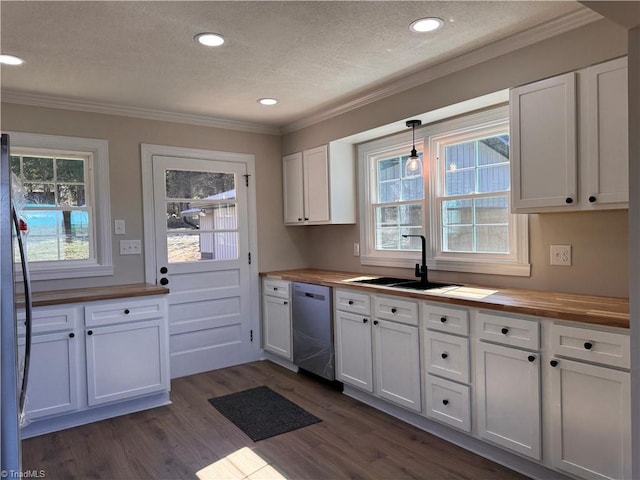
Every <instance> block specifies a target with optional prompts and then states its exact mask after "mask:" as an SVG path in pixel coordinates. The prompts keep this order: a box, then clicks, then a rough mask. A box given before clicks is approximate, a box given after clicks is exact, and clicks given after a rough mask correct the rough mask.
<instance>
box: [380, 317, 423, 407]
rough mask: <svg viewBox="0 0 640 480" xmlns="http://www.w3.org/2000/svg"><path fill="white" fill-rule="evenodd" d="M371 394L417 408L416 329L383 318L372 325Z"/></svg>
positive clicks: (417, 337)
mask: <svg viewBox="0 0 640 480" xmlns="http://www.w3.org/2000/svg"><path fill="white" fill-rule="evenodd" d="M373 343H374V361H375V368H374V371H375V380H374V386H375V394H376V395H378V396H379V397H380V398H384V399H385V400H389V401H390V402H393V403H396V404H398V405H401V406H403V407H406V408H409V409H411V410H415V411H417V412H419V411H421V402H420V398H421V397H420V347H419V344H420V340H419V329H418V327H414V326H411V325H403V324H399V323H394V322H388V321H386V320H377V319H376V320H374V326H373Z"/></svg>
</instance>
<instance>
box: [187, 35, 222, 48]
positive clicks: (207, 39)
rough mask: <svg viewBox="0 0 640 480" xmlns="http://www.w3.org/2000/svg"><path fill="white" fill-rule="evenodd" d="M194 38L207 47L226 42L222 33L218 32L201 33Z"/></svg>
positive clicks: (217, 45)
mask: <svg viewBox="0 0 640 480" xmlns="http://www.w3.org/2000/svg"><path fill="white" fill-rule="evenodd" d="M194 38H195V40H196V41H197V42H199V43H201V44H202V45H205V46H207V47H219V46H220V45H222V44H223V43H224V38H222V35H218V34H217V33H199V34H198V35H196V36H195V37H194Z"/></svg>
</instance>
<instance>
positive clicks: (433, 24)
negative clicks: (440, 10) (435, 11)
mask: <svg viewBox="0 0 640 480" xmlns="http://www.w3.org/2000/svg"><path fill="white" fill-rule="evenodd" d="M442 25H444V22H443V21H442V20H441V19H439V18H436V17H428V18H421V19H419V20H416V21H415V22H412V23H411V25H409V30H411V31H412V32H416V33H424V32H433V31H434V30H438V29H439V28H440V27H442Z"/></svg>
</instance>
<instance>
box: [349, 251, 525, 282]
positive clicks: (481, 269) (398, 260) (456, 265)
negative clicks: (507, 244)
mask: <svg viewBox="0 0 640 480" xmlns="http://www.w3.org/2000/svg"><path fill="white" fill-rule="evenodd" d="M360 263H361V264H362V265H369V266H376V267H396V268H414V266H415V264H416V258H407V257H395V258H390V257H379V256H372V255H363V256H361V257H360ZM427 267H428V268H429V269H430V270H435V271H442V272H463V273H481V274H487V275H510V276H515V277H530V276H531V264H529V263H515V262H495V261H474V262H470V261H468V260H443V259H427Z"/></svg>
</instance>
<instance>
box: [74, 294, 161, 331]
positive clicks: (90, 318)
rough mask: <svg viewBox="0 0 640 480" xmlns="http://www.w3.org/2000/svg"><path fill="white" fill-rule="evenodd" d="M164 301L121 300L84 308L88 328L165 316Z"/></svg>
mask: <svg viewBox="0 0 640 480" xmlns="http://www.w3.org/2000/svg"><path fill="white" fill-rule="evenodd" d="M165 305H166V303H165V300H164V299H158V298H156V299H147V300H130V299H119V300H115V301H111V302H109V303H95V304H89V305H87V306H85V307H84V321H85V325H86V326H87V327H94V326H98V325H109V324H112V323H123V322H135V321H138V320H148V319H152V318H162V317H164V316H165V308H166V307H165Z"/></svg>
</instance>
